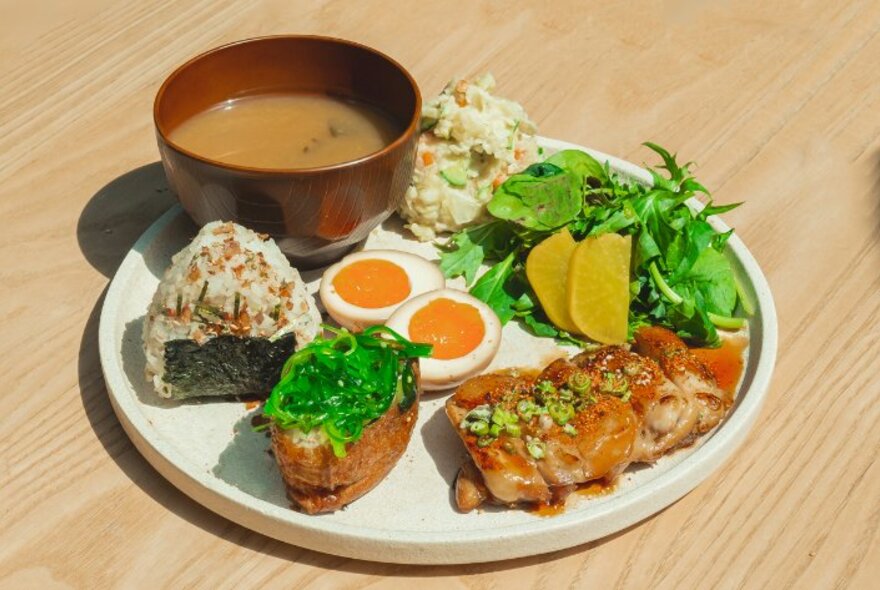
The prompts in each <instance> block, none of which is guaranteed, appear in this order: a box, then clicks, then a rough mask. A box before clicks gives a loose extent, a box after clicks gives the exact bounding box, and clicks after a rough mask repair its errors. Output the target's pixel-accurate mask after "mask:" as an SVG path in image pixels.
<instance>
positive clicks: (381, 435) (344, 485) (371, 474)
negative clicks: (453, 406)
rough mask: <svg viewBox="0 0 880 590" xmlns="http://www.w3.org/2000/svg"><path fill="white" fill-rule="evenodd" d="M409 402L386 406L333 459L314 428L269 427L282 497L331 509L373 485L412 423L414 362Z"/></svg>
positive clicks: (309, 507)
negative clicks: (304, 430)
mask: <svg viewBox="0 0 880 590" xmlns="http://www.w3.org/2000/svg"><path fill="white" fill-rule="evenodd" d="M414 372H415V374H416V382H415V388H416V389H415V391H416V398H415V401H414V402H413V403H412V404H411V405H409V406H408V407H407V408H401V406H400V405H398V404H396V403H395V404H392V406H391V408H390V409H389V410H388V411H387V412H385V414H384V415H382V417H380V418H379V419H378V420H376V421H375V422H373V423H371V424H370V425H368V426H367V427H365V428H364V431H363V434H362V436H361V438H360V439H359V440H358V441H357V442H355V443H352V444H349V445H348V448H347V454H346V456H345V457H337V456H336V455H334V454H333V449H332V447H331V446H330V444H329V442H327V441H326V439H324V438H323V437H322V436H321V435H319V434H318V433H317V432H316V433H315V434H310V435H303V434H302V433H300V432H299V431H297V430H282V429H280V428H277V427H276V426H275V425H274V424H273V425H272V427H271V433H272V451H273V452H274V454H275V459H276V461H277V462H278V466H279V468H280V470H281V475H282V477H283V479H284V483H285V486H286V488H287V495H288V497H289V498H290V499H291V500H292V501H293V502H294V503H295V504H296V505H297V506H298V507H299V508H301V509H302V511H303V512H306V513H308V514H318V513H321V512H333V511H335V510H339V509H340V508H342V507H344V506H346V505H347V504H350V503H351V502H353V501H354V500H357V499H358V498H360V497H361V496H363V495H364V494H366V493H367V492H369V491H370V490H371V489H373V488H374V487H375V486H376V484H378V483H379V482H380V481H382V479H384V478H385V476H386V475H387V474H388V472H389V471H391V468H392V467H394V465H395V464H396V463H397V461H398V460H399V459H400V457H401V456H402V455H403V452H404V451H405V450H406V446H407V444H408V443H409V439H410V438H411V437H412V431H413V428H414V427H415V424H416V418H417V417H418V409H419V378H418V365H416V366H415V368H414Z"/></svg>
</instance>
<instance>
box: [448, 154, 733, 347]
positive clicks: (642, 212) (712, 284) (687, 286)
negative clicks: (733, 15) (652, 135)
mask: <svg viewBox="0 0 880 590" xmlns="http://www.w3.org/2000/svg"><path fill="white" fill-rule="evenodd" d="M644 145H646V146H647V147H648V148H650V149H651V150H653V151H654V152H656V153H657V154H658V155H659V156H660V158H661V159H662V161H663V163H662V164H661V165H660V166H658V167H656V168H651V169H649V172H650V174H651V177H652V179H653V185H652V186H645V185H642V184H639V183H637V182H628V181H626V180H624V179H622V178H621V177H620V176H619V175H617V174H616V173H614V172H612V171H611V170H610V168H609V167H608V165H607V164H606V165H604V166H603V165H602V164H600V163H599V162H598V161H597V160H596V159H595V158H593V157H592V156H590V155H589V154H587V153H585V152H582V151H579V150H563V151H561V152H558V153H556V154H554V155H552V156H550V157H549V158H547V159H546V160H545V161H544V162H540V163H537V164H533V165H531V166H529V167H528V168H527V169H525V170H524V171H523V172H521V173H519V174H515V175H513V176H511V177H510V178H508V179H507V180H506V181H505V182H504V183H503V184H501V185H500V186H499V187H498V188H497V189H496V190H495V193H494V195H493V197H492V200H491V201H490V202H489V203H488V206H487V207H488V211H489V213H490V214H491V216H492V217H493V218H494V219H492V220H491V221H489V222H488V223H485V224H482V225H478V226H474V227H470V228H467V229H464V230H462V231H460V232H458V233H456V234H455V235H453V236H452V237H451V239H450V240H449V242H447V243H446V244H445V245H443V246H441V249H442V253H441V261H440V267H441V269H442V270H443V272H444V273H445V274H446V276H447V277H455V276H464V277H465V280H466V281H467V283H468V285H469V286H470V292H471V294H472V295H474V296H476V297H478V298H479V299H481V300H483V301H484V302H486V303H487V304H488V305H489V306H490V307H492V309H493V310H494V311H495V313H496V314H498V317H499V318H501V321H502V322H503V323H504V322H507V321H509V320H511V319H514V318H516V319H519V320H520V321H522V322H523V323H524V324H525V325H526V326H528V327H529V329H530V330H531V331H532V332H534V333H535V334H536V335H539V336H549V337H555V338H560V339H563V340H575V337H573V336H572V335H570V334H567V333H565V332H563V331H561V330H560V329H559V328H557V327H556V326H554V325H552V324H551V323H550V322H549V320H548V319H547V317H546V315H545V314H544V313H543V311H542V310H541V307H540V303H539V302H538V299H537V297H536V296H535V294H534V292H533V291H532V290H531V288H530V286H529V284H528V281H527V279H526V276H525V268H524V263H525V259H526V257H527V256H528V253H529V251H530V250H531V248H532V247H533V246H535V245H537V244H538V243H540V242H541V241H543V240H544V239H546V238H547V237H549V236H550V235H552V234H553V233H555V232H557V231H559V230H561V229H562V228H568V230H569V232H570V233H571V234H572V236H574V238H575V239H576V240H582V239H583V238H586V237H588V236H598V235H601V234H604V233H609V232H616V233H619V234H622V235H631V236H632V237H633V253H632V266H631V273H630V281H631V282H630V293H631V300H630V307H629V332H630V336H632V334H633V332H634V331H635V330H636V329H638V328H639V327H640V326H643V325H661V326H665V327H667V328H670V329H672V330H674V331H675V332H676V333H677V334H678V335H679V336H681V337H682V338H684V339H686V340H688V341H690V342H691V343H692V344H696V345H703V346H716V345H717V344H718V343H719V337H718V333H717V328H719V327H721V328H728V329H731V328H732V329H735V328H738V327H741V326H742V325H743V323H744V320H743V319H741V318H737V317H734V311H735V309H736V307H737V303H738V301H740V300H742V294H741V292H740V290H739V288H738V284H737V282H736V278H735V276H734V273H733V269H732V267H731V265H730V261H729V260H728V258H727V257H726V256H725V255H724V249H725V246H726V242H727V239H728V238H729V237H730V234H731V233H732V230H731V231H729V232H725V233H719V232H717V231H716V230H715V229H714V228H713V227H712V226H711V225H710V224H709V222H708V220H707V218H708V217H709V216H710V215H716V214H719V213H724V212H726V211H730V210H731V209H733V208H735V207H737V206H739V205H740V203H735V204H731V205H725V206H720V207H717V206H713V205H712V202H711V199H710V200H709V203H708V205H706V206H705V207H704V208H703V209H702V210H701V211H699V212H696V211H693V210H692V209H691V208H690V207H688V205H687V204H686V201H687V200H688V199H690V198H691V197H693V196H695V195H697V194H699V193H702V194H703V195H705V196H706V197H709V196H710V195H709V192H708V191H707V190H706V188H705V187H703V185H701V184H700V183H698V182H697V181H696V180H695V179H694V178H693V177H692V176H691V174H690V170H689V167H690V165H691V164H683V165H679V164H678V163H677V162H676V159H675V156H674V155H672V154H670V153H669V152H668V151H666V150H665V149H663V148H662V147H660V146H658V145H655V144H653V143H646V144H644ZM484 262H493V265H492V266H491V267H490V268H489V270H488V272H486V273H485V274H483V275H482V276H481V277H480V278H479V279H477V280H475V279H476V276H477V271H478V269H479V268H480V266H481V265H482V264H483V263H484ZM741 305H742V307H743V309H744V310H746V311H748V310H749V309H750V304H749V302H747V301H745V300H742V303H741Z"/></svg>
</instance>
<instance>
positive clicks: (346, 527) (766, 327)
mask: <svg viewBox="0 0 880 590" xmlns="http://www.w3.org/2000/svg"><path fill="white" fill-rule="evenodd" d="M538 141H539V145H541V146H542V147H544V148H549V149H551V150H559V149H579V150H584V151H586V152H587V153H589V154H591V155H593V156H594V157H596V158H597V159H598V160H599V161H607V162H608V163H609V165H610V166H611V167H612V168H614V169H616V170H618V171H620V172H623V173H624V174H627V175H629V176H631V177H633V178H636V179H639V180H643V181H646V182H649V183H650V181H651V177H650V175H649V174H648V172H647V171H646V170H644V169H643V168H641V167H639V166H637V165H635V164H633V163H631V162H628V161H626V160H622V159H620V158H617V157H614V156H611V155H608V154H605V153H603V152H600V151H597V150H594V149H590V148H587V147H584V146H581V145H577V144H574V143H570V142H566V141H562V140H556V139H550V138H544V137H540V136H539V137H538ZM691 204H692V205H693V206H696V207H701V206H702V205H701V204H700V203H699V201H696V200H694V201H693V202H692V203H691ZM181 214H182V210H181V208H180V206H179V205H175V206H173V207H172V208H171V209H170V210H168V211H167V212H165V213H164V214H163V215H162V216H161V217H160V218H159V219H158V220H156V221H155V222H154V223H153V224H152V225H151V226H150V227H149V228H148V229H147V230H146V231H145V232H144V233H143V234H142V235H141V237H140V238H139V239H138V240H137V241H136V242H135V244H134V246H132V248H131V249H130V250H129V252H128V253H127V254H126V256H125V258H124V259H123V261H122V263H121V264H120V266H119V268H118V270H117V271H116V273H115V275H114V277H113V279H112V280H111V282H110V286H109V288H108V290H107V295H106V297H105V299H104V303H103V307H102V310H101V315H100V323H99V328H98V347H99V357H100V361H101V367H102V371H103V374H104V381H105V383H106V387H107V392H108V397H109V398H110V402H111V405H112V407H113V410H114V412H115V413H116V415H117V417H118V419H119V421H120V423H121V424H122V426H123V429H124V430H125V432H126V434H127V435H128V436H129V438H130V439H131V440H132V442H133V443H134V445H135V447H136V448H137V449H138V451H139V452H140V453H141V454H142V455H143V456H144V458H146V459H147V461H148V462H149V463H150V464H151V465H152V466H153V467H154V468H155V469H156V470H157V471H158V472H159V473H160V474H161V475H162V476H163V477H165V478H166V479H168V480H169V481H170V482H171V483H172V484H173V485H174V486H175V487H177V488H178V489H180V490H181V491H183V492H184V493H185V494H186V495H188V496H190V497H191V498H192V499H193V500H195V501H196V502H198V503H200V504H202V505H203V506H205V507H207V508H208V509H210V510H212V511H213V512H215V513H217V514H219V515H220V516H223V517H224V518H226V519H228V520H231V521H233V522H236V523H237V524H240V525H242V526H244V527H246V528H249V529H251V530H254V531H256V532H259V533H261V534H264V535H267V536H269V537H272V538H274V539H277V540H280V541H283V542H286V543H289V544H293V545H297V546H300V547H304V548H308V549H312V550H316V551H321V552H324V553H330V554H335V555H340V556H344V557H349V558H355V559H365V560H371V561H381V562H387V563H406V564H426V565H427V564H463V563H479V562H489V561H497V560H501V559H513V558H518V557H525V556H532V555H539V554H544V553H549V552H553V551H557V550H560V549H565V548H569V547H572V546H576V545H580V544H583V543H586V542H589V541H593V540H596V539H599V538H602V537H605V536H607V535H609V534H612V533H614V532H617V531H620V530H623V529H625V528H627V527H629V526H632V525H634V524H636V523H638V522H640V521H642V520H644V519H645V518H647V517H649V516H651V515H653V514H655V513H657V512H659V511H660V510H662V509H664V508H665V507H667V506H669V505H671V504H672V503H674V502H675V501H677V500H678V499H680V498H681V497H683V496H684V495H685V494H687V493H688V492H690V491H691V490H693V489H694V488H696V487H697V486H698V485H700V484H701V483H703V481H705V479H706V478H708V476H709V475H710V474H711V473H712V472H713V471H715V470H716V469H719V468H720V467H721V466H722V464H723V463H724V462H726V461H727V460H728V459H729V458H730V457H731V456H732V455H733V453H734V452H735V451H736V450H737V449H738V448H739V447H740V446H741V444H742V443H743V441H744V440H745V437H746V435H747V434H748V432H749V431H750V430H751V428H752V426H753V425H754V422H755V420H756V419H757V416H758V415H759V413H760V410H761V407H762V406H763V403H764V401H765V399H766V397H767V391H768V388H769V385H770V379H771V377H772V373H773V369H774V366H775V362H776V354H777V346H778V324H777V317H776V309H775V304H774V301H773V296H772V294H771V292H770V287H769V284H768V282H767V279H766V277H765V276H764V274H763V272H762V271H761V268H760V266H759V265H758V263H757V261H756V260H755V258H754V257H753V256H752V254H751V252H750V251H749V250H748V248H746V246H745V244H744V243H743V242H742V240H741V239H740V238H739V236H738V235H737V234H735V233H734V234H733V235H732V236H731V238H730V240H729V241H728V244H729V245H730V246H731V252H732V253H733V255H734V257H735V258H736V259H737V260H738V262H739V263H740V265H741V266H742V269H743V271H744V274H745V278H746V280H747V281H748V283H749V284H750V285H751V286H752V289H753V290H754V293H755V295H756V299H757V301H756V304H757V305H756V308H757V310H756V314H755V316H753V317H754V319H753V321H755V322H760V326H761V330H760V333H761V340H760V354H759V356H758V360H757V363H756V365H755V370H754V374H753V376H752V379H751V382H750V383H749V384H748V387H747V388H746V389H745V390H743V391H740V392H738V401H737V404H738V406H737V408H736V411H735V412H732V413H731V414H730V415H729V416H728V417H727V418H726V419H725V421H724V422H723V423H722V424H721V426H719V428H718V429H717V430H716V431H715V432H714V433H713V435H712V436H711V437H709V438H708V440H706V441H705V443H703V444H702V445H700V446H699V447H698V448H697V449H695V450H694V451H693V452H691V453H690V454H689V455H687V456H686V457H685V458H684V459H683V460H682V461H680V462H679V463H677V464H676V465H674V466H672V467H671V468H670V469H669V470H668V471H667V472H665V473H663V474H660V475H659V476H658V477H657V478H655V479H654V480H652V481H650V482H647V483H645V484H643V485H641V486H638V487H634V488H632V489H628V490H626V491H625V492H623V493H622V494H621V496H620V498H618V499H617V500H616V501H615V502H609V503H603V504H599V505H596V506H595V510H593V511H591V512H589V513H588V514H586V513H584V512H582V511H577V512H575V511H572V512H567V513H563V514H560V515H557V516H554V517H553V518H544V519H540V520H535V521H534V522H527V523H515V524H510V525H503V526H495V527H493V528H491V529H490V528H487V529H483V530H479V531H468V532H467V533H466V534H462V532H460V531H456V530H445V531H422V532H419V531H388V530H387V529H378V528H373V527H364V526H361V525H350V524H346V523H339V522H333V521H327V520H325V519H321V518H316V517H314V516H308V515H305V514H301V513H299V512H296V511H294V510H291V509H289V508H284V507H281V506H278V505H276V504H273V503H271V502H268V501H266V500H263V499H260V498H256V497H254V496H252V495H250V494H248V493H246V492H244V491H242V490H240V489H238V488H236V487H235V486H233V485H232V484H230V483H228V482H225V481H222V480H219V479H217V478H216V477H213V476H211V474H210V471H205V470H204V469H203V468H201V467H200V466H197V465H194V464H193V463H192V462H191V461H190V460H189V459H188V458H187V457H185V456H183V455H182V454H180V453H178V452H177V451H176V450H175V449H174V447H173V446H172V445H170V444H169V443H168V442H166V440H165V438H164V437H162V436H161V435H159V433H158V431H156V430H154V429H153V428H152V426H151V425H150V424H149V421H148V419H147V418H146V416H145V415H144V414H143V413H142V412H141V410H140V408H139V404H140V402H139V401H138V400H137V396H136V394H134V393H133V392H131V391H130V389H129V388H128V387H127V379H126V377H125V373H124V372H123V370H122V366H121V355H119V354H118V346H117V345H118V342H117V340H116V337H115V336H116V332H115V325H114V324H113V319H114V318H115V317H116V316H117V315H118V310H119V308H120V305H121V303H122V302H123V301H124V297H123V294H124V286H125V285H126V284H127V283H128V279H130V278H131V277H132V276H133V275H134V270H135V269H136V268H137V267H138V260H137V259H138V258H139V257H141V252H143V251H145V249H146V248H147V247H148V246H149V245H150V244H151V243H152V242H153V241H154V240H155V239H156V237H157V236H158V235H159V234H160V233H161V232H162V231H163V230H164V229H165V227H166V226H167V225H168V224H170V223H171V222H172V221H173V220H174V219H175V218H177V217H178V216H179V215H181ZM711 222H712V224H713V225H714V226H715V227H716V228H717V229H719V230H721V231H726V230H727V229H729V228H728V226H727V225H726V224H724V223H723V222H722V221H721V220H720V219H718V218H711ZM755 344H756V343H754V342H752V343H750V348H752V349H754V345H755ZM499 538H503V539H504V541H505V542H504V543H500V544H499V543H492V541H497V540H498V539H499ZM525 541H527V542H525Z"/></svg>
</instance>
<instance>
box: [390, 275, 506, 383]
mask: <svg viewBox="0 0 880 590" xmlns="http://www.w3.org/2000/svg"><path fill="white" fill-rule="evenodd" d="M385 325H386V326H388V327H389V328H391V329H392V330H395V331H396V332H398V333H399V334H400V335H402V336H403V337H405V338H407V339H409V340H411V341H413V342H420V343H424V344H432V345H433V346H434V352H433V353H432V354H431V357H430V358H423V359H421V360H420V361H419V364H420V368H421V381H422V387H423V388H424V389H426V390H437V389H448V388H450V387H454V386H456V385H458V384H460V383H462V382H463V381H464V380H466V379H468V378H470V377H473V376H474V375H476V374H477V373H479V372H480V371H482V370H483V369H485V368H486V367H488V366H489V363H491V362H492V359H493V358H495V354H496V353H497V352H498V347H499V346H500V345H501V322H500V321H499V320H498V316H497V315H495V312H494V311H492V309H491V308H490V307H489V306H488V305H486V304H485V303H483V302H482V301H480V300H479V299H477V298H476V297H473V296H471V295H469V294H467V293H465V292H464V291H457V290H455V289H439V290H437V291H431V292H430V293H425V294H424V295H420V296H418V297H415V298H413V299H411V300H409V301H407V302H406V303H404V304H403V305H401V306H400V307H398V308H397V311H395V312H394V313H393V314H392V315H391V317H390V318H389V319H388V321H387V322H386V323H385Z"/></svg>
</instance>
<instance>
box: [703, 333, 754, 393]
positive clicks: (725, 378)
mask: <svg viewBox="0 0 880 590" xmlns="http://www.w3.org/2000/svg"><path fill="white" fill-rule="evenodd" d="M747 345H748V340H747V339H746V338H729V339H724V340H722V344H721V346H720V347H718V348H692V349H691V352H692V353H693V354H694V356H696V357H697V358H698V359H699V360H700V361H701V362H702V363H703V364H704V365H706V368H708V369H709V371H710V372H711V373H712V375H713V376H714V377H715V381H716V382H717V383H718V387H720V388H721V389H723V390H724V391H728V392H730V393H733V392H734V391H736V386H737V384H738V383H739V380H740V377H742V373H743V368H744V362H743V352H744V351H745V349H746V346H747Z"/></svg>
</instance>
